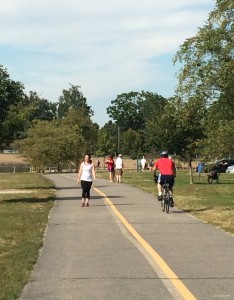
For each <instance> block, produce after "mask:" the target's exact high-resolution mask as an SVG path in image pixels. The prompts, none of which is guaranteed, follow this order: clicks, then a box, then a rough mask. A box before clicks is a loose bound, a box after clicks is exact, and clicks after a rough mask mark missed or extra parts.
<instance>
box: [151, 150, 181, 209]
mask: <svg viewBox="0 0 234 300" xmlns="http://www.w3.org/2000/svg"><path fill="white" fill-rule="evenodd" d="M156 170H159V175H158V185H157V187H158V201H162V185H163V184H164V182H165V180H166V181H168V183H169V188H170V193H171V196H170V206H171V207H173V206H174V201H173V198H172V196H173V188H172V187H173V185H174V178H175V177H176V169H175V164H174V162H173V160H172V159H170V158H168V152H167V151H162V152H161V153H160V159H158V160H157V161H156V162H155V164H154V167H153V171H154V172H156Z"/></svg>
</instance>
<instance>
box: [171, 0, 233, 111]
mask: <svg viewBox="0 0 234 300" xmlns="http://www.w3.org/2000/svg"><path fill="white" fill-rule="evenodd" d="M233 37H234V2H233V0H217V1H216V7H215V9H214V10H213V11H212V12H211V13H210V15H209V18H208V21H207V23H206V25H204V26H203V27H202V28H200V29H199V31H198V33H197V35H195V36H194V37H192V38H189V39H187V40H186V41H185V42H184V43H183V44H182V46H181V47H180V50H179V51H178V52H177V54H176V56H175V60H174V61H175V62H178V61H179V62H181V63H182V67H181V70H180V72H179V74H178V79H179V85H178V90H177V91H178V92H179V94H180V95H181V96H182V97H183V98H185V99H187V98H189V97H194V96H195V97H198V96H199V98H203V99H204V101H206V102H209V103H210V102H213V101H215V100H219V99H220V97H222V98H223V100H224V99H225V102H226V105H228V106H229V107H230V108H231V109H232V113H233V111H234V103H233V96H234V52H233V49H234V38H233ZM232 116H233V115H232Z"/></svg>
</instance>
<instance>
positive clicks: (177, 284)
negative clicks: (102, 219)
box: [93, 187, 196, 300]
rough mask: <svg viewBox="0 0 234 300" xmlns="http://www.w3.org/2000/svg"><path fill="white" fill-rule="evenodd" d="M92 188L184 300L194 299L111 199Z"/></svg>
mask: <svg viewBox="0 0 234 300" xmlns="http://www.w3.org/2000/svg"><path fill="white" fill-rule="evenodd" d="M93 189H94V190H95V191H96V192H97V193H98V194H100V195H101V196H103V197H104V198H105V201H106V203H107V204H109V205H110V207H111V209H112V210H113V212H114V214H115V215H116V216H117V217H118V218H119V220H120V221H121V222H122V224H123V225H124V226H125V227H126V228H127V229H128V231H129V232H130V233H131V234H132V235H133V236H134V237H135V239H136V240H137V241H138V242H139V243H140V244H141V245H142V247H143V248H144V249H145V250H146V251H147V252H148V253H149V255H150V256H151V257H152V258H153V260H154V261H155V262H156V263H157V265H158V266H159V267H160V269H161V270H162V271H163V272H164V273H165V275H166V276H167V277H168V279H169V280H170V281H171V282H172V284H173V285H174V286H175V288H176V289H177V291H178V292H179V293H180V294H181V296H182V297H183V298H184V299H185V300H196V298H195V297H194V295H193V294H192V293H191V292H190V291H189V289H188V288H187V287H186V286H185V285H184V284H183V282H182V281H181V280H180V279H179V278H178V277H177V276H176V274H175V273H174V272H173V271H172V269H171V268H170V267H169V266H168V265H167V263H166V262H165V261H164V260H163V259H162V257H161V256H160V255H159V254H158V253H157V252H156V251H155V250H154V249H153V248H152V247H151V246H150V244H149V243H147V242H146V241H145V240H144V239H143V238H142V237H141V236H140V235H139V233H138V232H137V231H136V230H135V229H134V228H133V226H132V225H130V224H129V223H128V221H127V220H126V219H125V217H124V216H123V215H122V214H121V213H120V212H119V211H118V209H117V208H116V207H115V205H114V204H113V203H112V201H111V200H110V199H109V198H108V197H107V196H106V195H105V194H104V193H103V192H102V191H100V190H99V189H97V188H96V187H93Z"/></svg>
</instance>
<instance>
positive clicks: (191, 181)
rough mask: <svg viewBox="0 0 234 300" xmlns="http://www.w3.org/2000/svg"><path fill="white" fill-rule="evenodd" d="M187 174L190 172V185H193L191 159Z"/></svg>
mask: <svg viewBox="0 0 234 300" xmlns="http://www.w3.org/2000/svg"><path fill="white" fill-rule="evenodd" d="M189 172H190V176H189V178H190V180H189V181H190V184H193V168H192V159H189Z"/></svg>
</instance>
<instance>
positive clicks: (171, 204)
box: [170, 197, 174, 207]
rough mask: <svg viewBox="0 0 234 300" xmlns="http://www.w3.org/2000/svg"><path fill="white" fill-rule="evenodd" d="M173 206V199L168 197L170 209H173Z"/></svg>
mask: <svg viewBox="0 0 234 300" xmlns="http://www.w3.org/2000/svg"><path fill="white" fill-rule="evenodd" d="M173 206H174V201H173V198H172V197H170V207H173Z"/></svg>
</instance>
